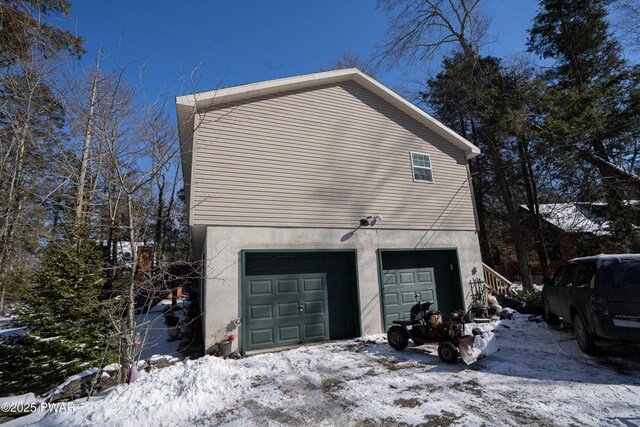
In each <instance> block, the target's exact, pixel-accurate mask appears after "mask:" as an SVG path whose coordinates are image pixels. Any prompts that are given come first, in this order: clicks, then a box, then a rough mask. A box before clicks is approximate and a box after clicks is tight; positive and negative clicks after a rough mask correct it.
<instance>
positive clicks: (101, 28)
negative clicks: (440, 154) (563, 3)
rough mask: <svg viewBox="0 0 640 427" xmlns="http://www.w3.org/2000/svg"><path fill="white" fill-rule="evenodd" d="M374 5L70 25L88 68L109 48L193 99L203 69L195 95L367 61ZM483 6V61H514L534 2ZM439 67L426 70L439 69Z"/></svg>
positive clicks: (351, 1)
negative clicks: (194, 78) (486, 21)
mask: <svg viewBox="0 0 640 427" xmlns="http://www.w3.org/2000/svg"><path fill="white" fill-rule="evenodd" d="M375 3H376V2H375V1H373V0H372V1H365V0H347V1H345V0H341V1H340V0H323V1H320V2H316V1H313V2H312V1H304V0H303V1H300V0H298V1H270V2H267V1H196V0H183V1H180V2H178V1H169V0H157V1H151V0H144V1H142V0H138V1H133V0H128V1H124V0H110V1H108V2H96V1H81V0H75V1H74V2H73V7H72V10H71V15H72V18H71V21H70V22H69V25H72V26H73V27H75V31H77V33H78V34H80V35H82V36H83V37H84V38H85V47H86V49H87V51H88V53H87V55H86V56H85V59H84V61H85V62H87V63H89V62H93V60H94V59H95V55H96V52H97V50H98V47H99V46H100V45H101V44H102V45H104V46H105V48H106V51H107V53H108V55H109V57H108V59H107V61H106V62H107V63H111V64H113V63H116V62H117V64H119V65H120V66H123V65H128V66H129V77H130V79H131V80H132V81H133V82H134V83H137V82H136V80H139V75H140V72H141V70H142V69H144V72H143V75H144V77H143V80H144V84H145V88H146V90H147V92H148V94H149V95H150V96H151V97H155V96H158V95H159V94H161V93H165V94H166V93H167V92H170V95H171V96H175V95H181V94H185V93H190V92H192V90H193V89H194V87H193V85H192V83H191V77H190V75H191V72H192V71H193V69H194V68H195V67H196V66H197V65H198V64H199V63H201V62H202V63H204V68H203V69H202V70H201V71H202V72H201V73H200V74H199V76H200V78H199V80H198V84H197V86H196V87H195V89H196V90H198V91H203V90H210V89H214V88H216V87H218V86H219V87H225V86H231V85H237V84H242V83H249V82H255V81H261V80H269V79H274V78H279V77H287V76H293V75H298V74H305V73H310V72H314V71H318V70H319V69H320V68H325V69H328V68H330V64H331V60H332V59H333V58H335V57H337V56H338V55H340V54H341V53H342V52H345V51H349V52H354V53H357V54H360V55H363V56H366V55H367V54H369V53H370V52H371V51H372V50H373V48H374V46H375V44H376V43H377V42H379V41H380V40H381V39H382V37H383V34H384V32H385V28H386V23H387V16H386V15H385V14H384V13H383V12H382V11H380V10H377V9H376V8H375ZM485 3H486V10H487V12H488V13H489V14H491V15H493V28H492V30H491V34H492V35H494V36H495V37H494V38H495V39H496V42H495V43H492V44H490V45H488V46H487V47H486V52H485V53H490V54H493V55H496V56H501V57H505V56H507V57H508V56H511V55H513V54H517V53H518V52H522V51H524V49H525V43H526V38H527V34H526V31H527V28H528V27H529V25H530V22H531V20H532V18H533V17H534V15H535V11H536V9H537V2H536V1H534V0H485ZM439 62H440V61H439V60H436V61H435V63H434V64H429V67H430V68H432V69H434V70H435V69H437V67H438V66H439ZM377 77H378V78H379V80H380V81H381V82H382V83H384V84H386V85H388V86H389V87H391V88H396V89H397V88H399V87H401V86H402V85H403V82H402V73H400V72H399V70H392V71H388V72H383V73H379V74H378V75H377ZM414 77H416V76H415V74H414ZM417 77H420V78H421V76H417Z"/></svg>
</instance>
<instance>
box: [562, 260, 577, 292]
mask: <svg viewBox="0 0 640 427" xmlns="http://www.w3.org/2000/svg"><path fill="white" fill-rule="evenodd" d="M576 267H577V264H567V267H566V268H565V269H564V274H563V275H562V286H567V287H572V286H574V280H573V276H574V275H575V272H576Z"/></svg>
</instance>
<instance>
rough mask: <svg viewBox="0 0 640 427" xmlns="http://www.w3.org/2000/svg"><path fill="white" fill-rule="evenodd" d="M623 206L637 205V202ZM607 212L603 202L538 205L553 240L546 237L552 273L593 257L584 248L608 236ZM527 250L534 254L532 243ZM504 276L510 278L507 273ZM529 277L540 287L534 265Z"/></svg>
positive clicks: (538, 276)
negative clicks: (574, 262) (587, 257)
mask: <svg viewBox="0 0 640 427" xmlns="http://www.w3.org/2000/svg"><path fill="white" fill-rule="evenodd" d="M625 203H631V204H637V201H627V202H625ZM606 208H607V204H606V203H603V202H592V203H582V202H570V203H546V204H541V205H540V207H539V209H540V214H541V216H542V218H543V219H544V224H543V225H544V229H545V230H547V231H548V235H549V236H553V237H552V240H551V239H549V237H547V240H548V241H547V244H548V246H549V248H550V250H549V252H548V255H549V267H550V269H551V271H552V272H554V271H555V270H556V269H557V268H558V267H560V266H562V265H564V264H565V263H566V262H567V261H569V260H572V259H573V258H575V257H578V256H589V255H596V253H594V252H593V249H591V250H589V249H585V248H589V247H590V245H589V241H591V242H593V240H594V239H595V238H597V237H600V236H607V235H609V234H610V230H609V228H610V220H609V218H608V217H607V216H606V213H605V212H606ZM520 211H521V212H523V213H528V212H529V209H528V208H527V207H526V206H525V205H521V206H520ZM529 246H530V248H531V249H530V252H531V253H532V254H533V253H534V251H533V247H534V246H533V241H530V242H529ZM535 259H537V258H535ZM510 267H511V268H510V270H511V271H515V270H517V265H516V264H515V263H514V264H513V266H510ZM501 270H505V266H500V268H498V271H501ZM501 272H502V271H501ZM503 274H505V275H510V274H509V272H506V271H505V272H504V273H503ZM532 275H533V278H534V282H535V283H542V271H541V269H540V266H539V265H538V264H537V263H536V264H534V265H532Z"/></svg>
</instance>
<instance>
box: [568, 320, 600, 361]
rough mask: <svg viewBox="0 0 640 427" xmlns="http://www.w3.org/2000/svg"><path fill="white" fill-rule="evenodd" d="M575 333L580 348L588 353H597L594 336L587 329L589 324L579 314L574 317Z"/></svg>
mask: <svg viewBox="0 0 640 427" xmlns="http://www.w3.org/2000/svg"><path fill="white" fill-rule="evenodd" d="M573 334H574V335H575V337H576V342H577V343H578V347H580V350H582V351H583V352H584V353H586V354H596V350H597V348H596V346H595V344H594V343H593V336H592V335H591V334H590V333H589V331H588V330H587V326H586V325H585V324H584V321H583V320H582V317H581V316H580V315H579V314H576V315H575V316H574V317H573Z"/></svg>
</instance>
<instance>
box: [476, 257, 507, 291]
mask: <svg viewBox="0 0 640 427" xmlns="http://www.w3.org/2000/svg"><path fill="white" fill-rule="evenodd" d="M482 268H483V270H484V282H485V283H486V285H487V289H488V290H489V292H491V293H493V294H494V295H513V290H512V289H511V286H512V284H511V282H510V281H509V280H507V279H506V278H505V277H504V276H502V275H501V274H500V273H498V272H497V271H495V270H494V269H493V268H491V267H489V266H488V265H487V264H485V263H482Z"/></svg>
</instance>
